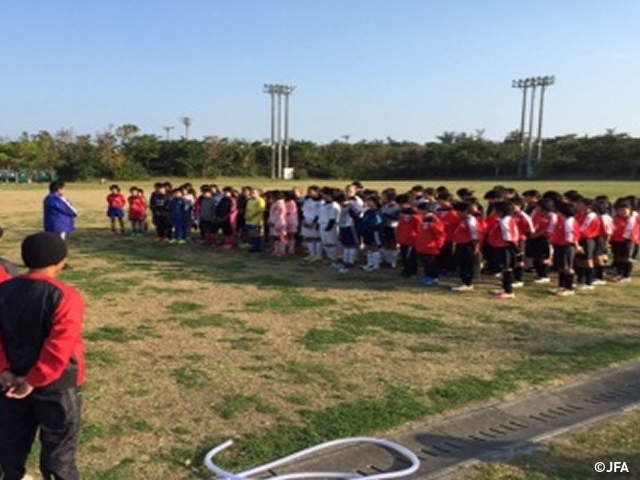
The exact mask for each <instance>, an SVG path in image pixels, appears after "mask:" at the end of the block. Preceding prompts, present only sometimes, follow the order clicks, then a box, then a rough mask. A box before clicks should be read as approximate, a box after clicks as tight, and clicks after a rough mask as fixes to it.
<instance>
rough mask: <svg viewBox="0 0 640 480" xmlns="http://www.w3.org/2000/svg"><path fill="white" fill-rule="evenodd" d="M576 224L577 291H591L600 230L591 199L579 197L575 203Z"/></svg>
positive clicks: (598, 217) (597, 216) (598, 218)
mask: <svg viewBox="0 0 640 480" xmlns="http://www.w3.org/2000/svg"><path fill="white" fill-rule="evenodd" d="M575 205H576V222H578V226H579V228H580V245H579V247H578V251H577V254H576V274H577V281H578V282H577V285H576V288H577V289H578V290H593V288H594V286H593V282H594V281H595V279H596V276H595V254H596V241H597V238H598V236H599V235H600V232H601V230H602V220H601V219H600V216H599V215H598V214H597V213H596V212H594V211H593V209H592V207H593V199H591V198H584V197H580V198H579V199H577V201H576V204H575Z"/></svg>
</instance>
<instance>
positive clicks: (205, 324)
mask: <svg viewBox="0 0 640 480" xmlns="http://www.w3.org/2000/svg"><path fill="white" fill-rule="evenodd" d="M179 322H180V325H182V326H183V327H186V328H192V329H198V328H210V327H226V326H229V325H238V324H240V321H239V320H236V319H234V318H230V317H227V316H225V315H220V314H208V315H202V316H200V317H191V318H181V319H180V320H179Z"/></svg>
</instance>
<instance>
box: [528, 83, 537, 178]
mask: <svg viewBox="0 0 640 480" xmlns="http://www.w3.org/2000/svg"><path fill="white" fill-rule="evenodd" d="M537 86H538V85H537V83H536V82H535V81H533V82H531V108H530V109H529V135H528V138H527V141H528V142H529V143H528V148H527V169H526V176H527V179H528V180H531V179H532V178H533V177H534V176H535V172H534V171H533V162H532V159H533V113H534V110H535V104H536V87H537Z"/></svg>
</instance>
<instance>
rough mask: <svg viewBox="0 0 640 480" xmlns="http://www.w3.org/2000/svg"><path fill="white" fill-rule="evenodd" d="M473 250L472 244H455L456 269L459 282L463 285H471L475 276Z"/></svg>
mask: <svg viewBox="0 0 640 480" xmlns="http://www.w3.org/2000/svg"><path fill="white" fill-rule="evenodd" d="M474 250H475V247H474V245H473V243H458V244H456V250H455V259H456V267H458V273H459V274H460V281H462V283H463V284H465V285H471V282H473V277H474V274H475V272H474V270H475V258H474Z"/></svg>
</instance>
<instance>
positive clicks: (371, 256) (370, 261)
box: [367, 252, 373, 267]
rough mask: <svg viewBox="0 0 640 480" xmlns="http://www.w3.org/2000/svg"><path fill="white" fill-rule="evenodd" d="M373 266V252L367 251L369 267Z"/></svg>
mask: <svg viewBox="0 0 640 480" xmlns="http://www.w3.org/2000/svg"><path fill="white" fill-rule="evenodd" d="M372 266H373V252H367V267H372Z"/></svg>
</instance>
